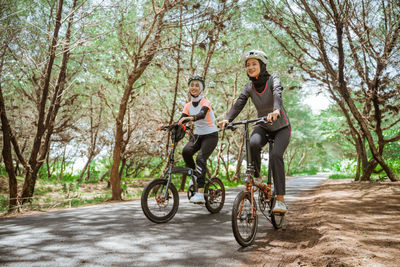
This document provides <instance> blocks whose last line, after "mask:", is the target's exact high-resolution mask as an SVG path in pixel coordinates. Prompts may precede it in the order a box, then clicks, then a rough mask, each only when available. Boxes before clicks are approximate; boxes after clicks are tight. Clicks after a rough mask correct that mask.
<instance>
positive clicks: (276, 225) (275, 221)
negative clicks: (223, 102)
mask: <svg viewBox="0 0 400 267" xmlns="http://www.w3.org/2000/svg"><path fill="white" fill-rule="evenodd" d="M271 203H273V206H275V197H272V199H271ZM277 217H278V216H276V215H275V214H274V213H273V212H272V211H271V223H272V225H273V226H274V228H275V229H281V228H282V225H283V221H284V220H285V214H283V215H282V216H280V215H279V217H280V219H277Z"/></svg>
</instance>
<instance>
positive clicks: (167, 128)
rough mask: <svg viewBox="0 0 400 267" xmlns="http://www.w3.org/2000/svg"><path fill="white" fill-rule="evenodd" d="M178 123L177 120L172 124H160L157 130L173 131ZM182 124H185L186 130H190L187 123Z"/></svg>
mask: <svg viewBox="0 0 400 267" xmlns="http://www.w3.org/2000/svg"><path fill="white" fill-rule="evenodd" d="M176 125H178V123H177V122H174V123H172V124H171V125H163V126H160V127H159V128H157V129H156V131H171V130H172V128H173V127H174V126H176ZM182 125H183V127H184V130H185V131H186V130H190V127H188V126H186V125H184V124H182Z"/></svg>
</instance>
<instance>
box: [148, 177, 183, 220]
mask: <svg viewBox="0 0 400 267" xmlns="http://www.w3.org/2000/svg"><path fill="white" fill-rule="evenodd" d="M166 185H167V180H165V179H155V180H153V181H151V182H150V183H149V184H147V185H146V187H145V188H144V190H143V193H142V198H141V204H142V210H143V213H144V215H146V217H147V218H148V219H149V220H150V221H152V222H155V223H165V222H168V221H169V220H171V219H172V218H173V217H174V216H175V214H176V212H177V211H178V206H179V195H178V190H176V187H175V186H174V185H173V184H172V183H170V184H169V186H168V192H167V197H166V198H165V189H166Z"/></svg>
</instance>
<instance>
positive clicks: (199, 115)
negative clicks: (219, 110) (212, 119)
mask: <svg viewBox="0 0 400 267" xmlns="http://www.w3.org/2000/svg"><path fill="white" fill-rule="evenodd" d="M209 110H210V109H209V108H208V107H206V106H203V107H201V110H200V111H199V113H197V114H196V115H193V120H194V121H198V120H201V119H204V118H205V117H206V115H207V112H208V111H209Z"/></svg>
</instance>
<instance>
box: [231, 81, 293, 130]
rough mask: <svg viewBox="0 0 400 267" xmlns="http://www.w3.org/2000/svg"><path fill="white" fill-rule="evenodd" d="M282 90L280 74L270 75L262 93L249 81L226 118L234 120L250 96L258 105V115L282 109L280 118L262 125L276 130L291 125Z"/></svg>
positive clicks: (256, 105) (265, 114)
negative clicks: (270, 123) (283, 101)
mask: <svg viewBox="0 0 400 267" xmlns="http://www.w3.org/2000/svg"><path fill="white" fill-rule="evenodd" d="M282 90H283V87H282V85H281V80H280V79H279V77H278V76H270V77H269V79H268V81H267V83H266V84H265V88H264V90H263V91H262V92H261V93H259V92H257V91H256V89H255V88H254V86H253V83H252V82H249V83H247V84H246V85H245V86H244V87H243V90H242V93H241V94H240V96H239V98H238V99H237V100H236V102H235V104H234V105H233V107H232V108H231V110H230V111H229V112H228V114H227V115H226V119H227V120H229V121H230V122H231V121H233V120H234V119H235V118H236V117H237V116H238V115H239V113H240V112H241V111H242V109H243V108H244V106H245V105H246V103H247V100H248V98H249V97H250V98H251V100H252V102H253V104H254V106H255V107H256V110H257V115H258V117H263V116H267V115H268V113H271V112H273V111H274V110H276V109H279V111H280V117H279V118H278V120H276V121H274V122H273V124H272V125H267V124H264V125H262V126H263V127H264V128H265V129H267V130H268V131H270V132H274V131H277V130H279V129H281V128H284V127H287V126H289V125H290V121H289V117H288V115H287V112H286V110H285V108H284V107H283V103H282Z"/></svg>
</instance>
